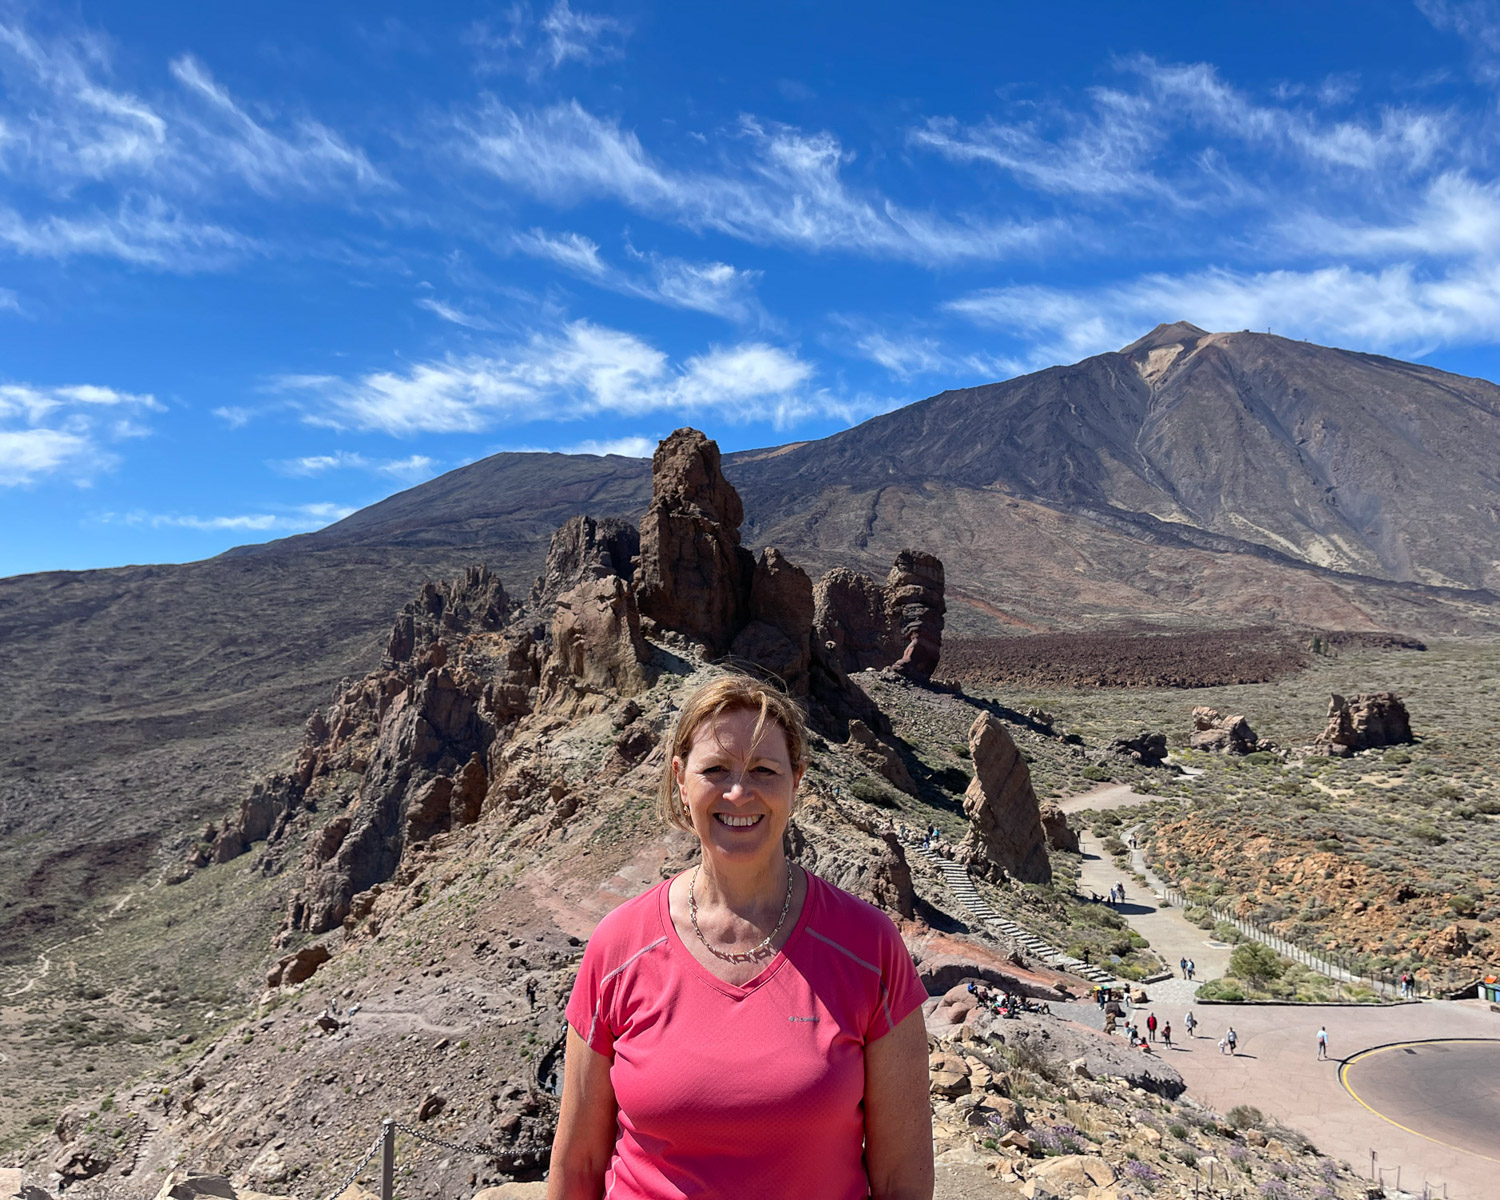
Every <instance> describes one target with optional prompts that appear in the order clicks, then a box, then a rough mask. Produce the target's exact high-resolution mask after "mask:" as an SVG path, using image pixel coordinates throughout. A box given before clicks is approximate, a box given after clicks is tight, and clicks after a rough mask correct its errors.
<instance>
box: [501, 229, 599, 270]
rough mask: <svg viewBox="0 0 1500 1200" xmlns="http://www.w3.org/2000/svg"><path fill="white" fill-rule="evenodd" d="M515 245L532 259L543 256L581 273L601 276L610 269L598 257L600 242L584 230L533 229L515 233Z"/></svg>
mask: <svg viewBox="0 0 1500 1200" xmlns="http://www.w3.org/2000/svg"><path fill="white" fill-rule="evenodd" d="M515 247H516V249H517V250H519V251H520V252H521V253H522V254H528V255H530V256H531V257H532V258H544V259H548V260H550V261H552V262H555V263H556V264H557V265H558V266H560V267H566V268H567V269H568V270H569V271H573V272H576V273H577V274H580V275H592V276H595V277H602V276H605V275H608V274H610V268H609V266H608V264H606V263H605V261H604V260H603V259H602V258H600V257H599V243H597V242H596V241H594V240H593V239H592V238H586V237H584V236H583V234H581V233H547V232H546V231H545V230H541V229H531V230H528V231H527V232H525V233H518V234H516V236H515Z"/></svg>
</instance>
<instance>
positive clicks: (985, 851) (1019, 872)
mask: <svg viewBox="0 0 1500 1200" xmlns="http://www.w3.org/2000/svg"><path fill="white" fill-rule="evenodd" d="M969 755H970V758H971V760H972V762H973V764H974V778H973V780H972V781H971V782H970V783H969V787H968V790H967V791H966V792H964V815H965V816H967V817H968V818H969V832H968V836H967V838H966V839H965V842H964V850H965V853H966V855H967V858H968V862H969V867H970V869H971V870H973V871H976V872H977V873H979V874H981V875H984V876H985V877H987V878H992V879H999V878H1002V877H1004V876H1005V875H1010V876H1012V877H1014V878H1016V879H1019V880H1020V881H1021V882H1022V883H1050V882H1052V864H1051V862H1050V861H1049V859H1048V858H1047V835H1046V831H1045V830H1044V829H1043V828H1042V818H1041V810H1040V808H1039V807H1038V805H1037V798H1036V793H1035V792H1034V791H1033V790H1032V787H1031V770H1030V768H1029V767H1028V766H1027V765H1026V760H1025V759H1024V758H1022V757H1021V752H1020V750H1019V749H1017V748H1016V744H1015V742H1014V741H1013V740H1012V739H1011V736H1010V732H1009V731H1008V730H1007V729H1006V728H1005V726H1004V725H1003V724H1002V723H1001V722H1000V721H999V720H997V719H996V718H995V717H994V716H993V715H991V714H990V713H981V714H980V715H979V716H978V717H977V718H976V719H975V721H974V724H973V725H972V726H971V727H970V729H969Z"/></svg>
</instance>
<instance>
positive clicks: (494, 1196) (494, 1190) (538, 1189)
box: [474, 1182, 547, 1200]
mask: <svg viewBox="0 0 1500 1200" xmlns="http://www.w3.org/2000/svg"><path fill="white" fill-rule="evenodd" d="M546 1195H547V1185H546V1183H545V1182H537V1183H502V1184H500V1185H499V1186H498V1187H487V1188H485V1189H484V1191H482V1192H476V1193H475V1194H474V1200H545V1197H546Z"/></svg>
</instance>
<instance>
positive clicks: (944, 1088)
mask: <svg viewBox="0 0 1500 1200" xmlns="http://www.w3.org/2000/svg"><path fill="white" fill-rule="evenodd" d="M927 1078H928V1086H929V1087H930V1088H931V1090H932V1094H933V1095H934V1096H962V1095H964V1094H965V1093H966V1092H968V1090H969V1064H968V1063H967V1062H966V1061H965V1060H964V1056H963V1055H962V1054H948V1053H946V1052H944V1051H938V1052H937V1053H935V1054H931V1055H929V1056H928V1058H927Z"/></svg>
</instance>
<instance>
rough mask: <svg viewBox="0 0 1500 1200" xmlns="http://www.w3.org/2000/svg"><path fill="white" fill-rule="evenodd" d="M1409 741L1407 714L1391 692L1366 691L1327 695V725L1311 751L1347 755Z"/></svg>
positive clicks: (1335, 756)
mask: <svg viewBox="0 0 1500 1200" xmlns="http://www.w3.org/2000/svg"><path fill="white" fill-rule="evenodd" d="M1411 740H1412V733H1411V717H1410V716H1409V715H1408V714H1407V711H1406V704H1405V703H1404V702H1403V701H1402V699H1401V697H1400V696H1398V695H1396V693H1395V692H1368V693H1361V694H1359V695H1357V696H1353V697H1350V698H1349V699H1345V698H1344V697H1343V696H1340V695H1338V694H1337V693H1335V694H1333V695H1330V696H1329V697H1328V726H1327V728H1325V729H1324V730H1323V732H1322V733H1320V734H1319V735H1318V740H1317V743H1316V744H1315V746H1314V753H1318V754H1325V755H1331V756H1332V757H1334V758H1348V757H1349V756H1350V755H1351V754H1353V753H1354V752H1355V751H1357V750H1373V749H1376V748H1378V747H1380V746H1395V745H1401V744H1405V743H1407V742H1410V741H1411Z"/></svg>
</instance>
